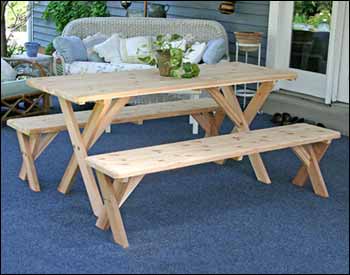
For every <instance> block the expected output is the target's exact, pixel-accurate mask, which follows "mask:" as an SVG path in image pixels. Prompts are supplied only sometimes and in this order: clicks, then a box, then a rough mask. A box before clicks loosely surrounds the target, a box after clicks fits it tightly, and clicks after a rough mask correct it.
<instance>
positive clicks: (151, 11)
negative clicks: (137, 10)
mask: <svg viewBox="0 0 350 275" xmlns="http://www.w3.org/2000/svg"><path fill="white" fill-rule="evenodd" d="M169 8H170V6H169V5H162V4H150V5H149V7H148V17H161V18H166V17H167V13H168V11H169Z"/></svg>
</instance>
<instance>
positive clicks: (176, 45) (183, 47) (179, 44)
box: [170, 39, 187, 51]
mask: <svg viewBox="0 0 350 275" xmlns="http://www.w3.org/2000/svg"><path fill="white" fill-rule="evenodd" d="M170 44H171V46H172V47H173V48H179V49H181V50H183V51H186V44H187V41H186V40H185V39H182V40H177V41H173V42H171V43H170Z"/></svg>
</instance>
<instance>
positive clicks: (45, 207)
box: [1, 115, 349, 274]
mask: <svg viewBox="0 0 350 275" xmlns="http://www.w3.org/2000/svg"><path fill="white" fill-rule="evenodd" d="M187 121H188V118H187V117H181V118H171V119H163V120H158V121H150V122H146V123H145V124H144V125H143V126H137V125H133V124H124V125H117V126H113V133H112V134H110V135H104V136H103V137H102V139H101V140H100V141H99V142H98V144H97V145H96V146H95V147H94V148H93V150H92V154H96V153H104V152H110V151H116V150H120V149H129V148H137V147H142V146H148V145H155V144H161V143H169V142H174V141H180V140H187V139H191V138H197V137H196V136H192V135H191V127H190V125H188V123H187ZM271 126H272V125H271V123H270V116H268V115H260V116H259V117H258V118H257V119H256V121H255V122H254V123H253V128H263V127H271ZM230 129H231V124H230V123H229V122H228V121H226V122H225V124H224V127H223V132H225V133H228V132H229V131H230ZM202 135H203V133H202V132H201V136H202ZM1 149H2V150H1V172H2V173H1V273H2V274H5V273H7V274H10V273H21V274H24V273H60V274H62V273H97V274H98V273H265V274H266V273H285V274H288V273H324V274H335V273H337V274H338V273H339V274H346V273H348V272H349V139H348V138H345V137H344V138H342V139H341V140H338V141H335V142H334V144H333V146H331V149H330V150H329V152H328V153H327V155H326V157H325V159H324V161H323V162H322V165H321V166H322V168H323V172H324V177H325V180H326V182H327V183H328V188H329V192H330V195H331V197H330V199H328V200H325V199H321V198H319V197H317V196H315V195H314V194H313V193H312V190H311V186H310V185H308V186H307V187H306V188H304V189H303V188H298V187H296V186H293V185H292V184H291V183H290V180H291V178H292V177H293V176H294V174H295V173H296V171H297V168H298V167H299V161H298V159H297V158H296V157H295V156H294V155H293V153H291V152H290V151H281V152H273V153H267V154H264V156H263V157H264V160H265V162H266V165H267V167H268V170H269V171H270V175H271V178H272V181H273V184H272V185H270V186H267V185H263V184H260V183H258V182H257V181H256V180H255V177H254V174H253V171H252V169H251V167H250V164H249V162H248V161H247V159H245V160H244V161H242V162H235V161H229V162H228V163H227V164H226V165H225V166H219V165H216V164H206V165H200V166H195V167H191V168H186V169H181V170H178V171H170V172H165V173H160V174H155V175H149V176H147V177H146V178H145V179H144V182H143V183H142V184H141V185H140V186H139V187H138V189H137V190H136V192H135V193H134V194H133V195H132V196H131V197H130V199H129V200H128V202H127V203H126V204H125V206H124V208H123V210H122V214H123V216H124V220H125V223H126V229H127V232H128V237H129V241H130V248H129V249H128V250H123V249H122V248H120V247H119V246H117V245H114V244H113V243H112V237H111V234H110V233H109V232H102V231H99V230H98V229H97V228H95V226H94V223H95V218H94V217H93V216H92V214H91V211H90V208H89V204H88V199H87V196H86V193H85V191H84V187H83V183H82V180H81V178H80V177H78V180H77V183H76V185H75V186H74V188H73V190H72V193H71V194H70V195H69V196H67V197H64V196H63V195H61V194H60V193H58V192H57V191H56V187H57V184H58V182H59V180H60V178H61V176H62V174H63V172H64V168H65V166H66V164H67V162H68V160H69V157H70V155H71V153H72V150H71V148H70V146H69V139H68V136H67V134H66V133H62V134H60V135H59V136H58V138H57V139H56V140H55V141H54V144H52V146H50V147H49V148H48V149H47V151H46V152H44V154H43V155H42V157H41V158H40V159H39V160H38V161H37V165H38V167H40V170H39V178H40V181H41V186H42V192H41V193H38V194H35V193H33V192H31V191H30V190H29V189H28V187H27V186H26V184H25V183H23V182H21V181H20V180H19V179H18V178H17V173H18V170H19V168H20V164H21V156H20V153H19V149H18V144H17V139H16V134H15V132H14V131H12V130H11V129H9V128H4V129H2V130H1Z"/></svg>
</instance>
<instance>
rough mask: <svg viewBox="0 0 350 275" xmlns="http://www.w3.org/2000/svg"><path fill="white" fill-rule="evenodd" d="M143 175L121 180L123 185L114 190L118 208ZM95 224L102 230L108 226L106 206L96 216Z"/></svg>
mask: <svg viewBox="0 0 350 275" xmlns="http://www.w3.org/2000/svg"><path fill="white" fill-rule="evenodd" d="M143 177H144V176H138V177H133V178H130V179H128V180H126V181H125V182H123V185H122V186H121V187H120V188H119V189H118V192H116V198H117V201H118V202H119V208H121V207H122V206H123V204H124V203H125V201H126V200H127V199H128V198H129V196H130V195H131V193H132V192H133V191H134V190H135V189H136V187H137V186H138V185H139V184H140V182H141V180H142V179H143ZM96 226H97V227H98V228H100V229H102V230H107V229H108V228H109V219H108V216H107V209H106V208H104V210H103V212H102V213H101V215H100V216H99V217H98V219H97V222H96Z"/></svg>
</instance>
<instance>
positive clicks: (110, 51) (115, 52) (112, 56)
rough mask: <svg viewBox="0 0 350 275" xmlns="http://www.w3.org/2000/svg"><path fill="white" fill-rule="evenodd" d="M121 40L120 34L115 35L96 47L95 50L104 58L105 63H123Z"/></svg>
mask: <svg viewBox="0 0 350 275" xmlns="http://www.w3.org/2000/svg"><path fill="white" fill-rule="evenodd" d="M120 40H121V38H120V35H119V34H117V33H116V34H113V35H112V36H111V37H110V38H108V39H107V40H106V41H104V42H103V43H101V44H98V45H96V46H94V50H95V52H97V54H98V55H99V56H100V57H101V58H104V60H105V62H109V63H112V64H120V63H122V59H121V57H120Z"/></svg>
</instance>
